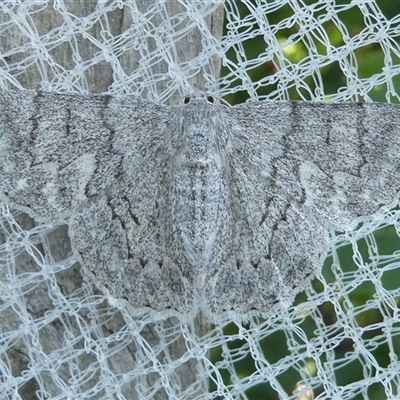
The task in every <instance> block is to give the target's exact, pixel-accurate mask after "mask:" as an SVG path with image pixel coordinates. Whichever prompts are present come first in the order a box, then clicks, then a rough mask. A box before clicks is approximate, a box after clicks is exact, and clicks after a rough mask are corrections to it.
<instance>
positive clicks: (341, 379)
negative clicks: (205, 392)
mask: <svg viewBox="0 0 400 400" xmlns="http://www.w3.org/2000/svg"><path fill="white" fill-rule="evenodd" d="M253 3H256V0H254V1H253ZM303 3H304V4H306V5H307V4H312V3H315V2H313V1H309V0H308V1H305V0H303ZM336 3H338V4H339V3H340V4H343V3H346V4H347V3H348V2H340V1H336ZM375 4H376V5H377V6H378V7H379V8H380V10H381V12H382V13H383V15H384V16H385V17H386V18H387V19H392V18H393V17H394V16H396V15H399V14H400V2H399V1H386V0H376V1H375ZM237 7H238V9H239V10H240V12H241V15H242V18H244V17H245V15H246V14H247V13H248V8H247V6H245V5H243V4H242V3H241V2H239V1H238V2H237ZM291 15H293V10H292V9H291V8H290V7H289V6H284V7H281V8H279V9H277V10H276V11H275V12H273V13H271V14H268V20H269V22H270V23H271V24H274V23H277V22H279V21H281V20H282V19H285V18H287V17H289V16H291ZM340 20H341V21H342V23H343V24H344V25H345V26H346V27H347V30H348V31H349V33H350V35H353V34H357V33H359V32H361V31H362V30H363V29H364V28H365V21H364V16H363V15H362V13H361V11H360V10H359V8H358V7H352V8H351V9H350V10H348V11H344V12H341V13H340ZM324 28H325V30H326V33H327V35H328V36H329V40H330V43H331V45H332V46H334V47H338V46H342V45H343V37H342V34H341V32H340V30H339V29H338V28H337V26H336V25H335V24H334V23H333V22H331V23H329V22H328V23H325V24H324ZM297 29H298V26H297V27H296V26H295V27H293V28H287V29H284V30H282V31H280V32H279V35H281V37H278V39H282V41H283V40H284V39H285V38H286V37H288V36H289V35H292V34H294V33H296V30H297ZM393 40H394V41H397V42H398V41H399V40H400V33H399V37H395V38H393ZM257 41H258V43H257ZM315 45H316V46H317V49H318V52H320V54H325V53H326V48H325V47H324V46H323V45H322V44H321V43H320V42H318V41H317V40H316V41H315ZM264 48H265V41H264V39H263V37H259V38H257V37H256V38H253V39H252V40H250V41H248V44H247V47H245V51H246V55H247V59H253V58H255V57H257V55H258V54H259V53H260V52H261V51H262V50H263V49H264ZM285 55H286V56H287V57H288V58H289V59H290V61H292V62H293V63H299V62H301V60H302V59H303V58H304V57H306V56H307V55H308V53H307V48H306V47H305V46H304V45H303V44H301V43H298V44H295V45H293V47H292V48H291V52H290V53H285ZM355 56H356V59H357V64H358V76H359V77H360V78H364V77H370V76H372V75H373V74H376V73H380V72H381V71H382V68H383V67H384V65H385V64H384V53H383V51H382V48H381V45H380V44H378V43H377V44H371V45H366V46H364V47H361V48H359V49H357V50H356V51H355ZM391 56H392V63H393V64H394V65H398V64H400V59H399V57H398V56H397V55H396V54H392V55H391ZM235 57H236V56H235V53H234V51H231V52H230V53H228V58H231V59H232V60H234V61H236V60H235ZM275 68H276V67H275V65H274V64H273V63H272V62H266V63H265V64H263V65H261V66H259V67H257V68H254V69H252V70H249V71H248V74H249V76H250V77H251V79H252V81H254V82H257V81H259V80H260V79H261V78H262V77H263V76H268V75H270V74H273V73H274V72H275ZM227 72H228V71H227V69H226V68H223V69H222V75H224V74H227ZM320 72H321V76H322V82H323V87H324V92H325V93H326V94H333V93H337V91H338V90H339V88H341V87H345V86H346V77H345V76H344V74H343V73H342V71H341V69H340V67H339V65H338V63H337V62H332V63H331V64H329V65H326V66H324V67H323V68H322V69H321V70H320ZM237 83H240V82H236V84H237ZM307 85H308V86H309V87H310V89H311V92H312V91H313V89H314V88H315V83H314V81H313V78H312V77H311V76H310V79H309V81H308V82H307ZM232 86H233V87H234V86H235V82H233V84H232ZM394 86H395V92H396V93H398V94H400V76H397V77H395V78H394ZM274 90H276V87H274V86H263V87H260V88H259V89H258V94H260V95H267V94H268V93H272V92H273V91H274ZM386 92H387V87H386V86H385V85H382V86H375V87H374V88H373V90H371V92H370V93H368V95H369V97H370V98H371V99H372V100H374V101H381V102H386V101H387V98H386ZM288 94H289V98H290V99H291V100H300V99H301V96H300V94H299V92H298V90H297V89H296V88H294V87H293V88H289V89H288ZM302 95H303V99H304V98H308V97H307V96H308V95H309V94H308V93H303V92H302ZM247 98H248V94H247V93H245V92H238V93H235V94H232V95H229V96H227V97H226V100H227V101H228V102H229V103H230V104H237V103H242V102H244V101H246V99H247ZM390 100H391V101H392V102H398V101H397V98H395V97H393V98H391V99H390ZM374 237H375V240H376V242H377V245H378V249H379V253H380V254H393V252H394V251H396V250H399V249H400V239H399V237H398V235H397V234H396V232H395V229H394V228H393V227H387V228H384V229H381V230H378V231H376V232H374ZM358 248H359V251H360V253H361V255H362V257H363V259H364V260H366V261H368V259H369V255H368V246H367V243H366V241H365V240H361V241H359V243H358ZM338 255H339V259H340V266H341V268H342V270H343V273H346V272H347V271H354V270H355V269H356V268H358V267H357V266H356V265H355V263H354V262H353V258H352V256H353V250H352V248H351V246H350V245H348V246H345V247H341V248H339V249H338ZM332 261H333V260H332V257H329V258H328V259H327V260H326V261H325V264H324V267H323V274H324V277H325V279H326V280H327V282H333V281H334V279H335V278H334V274H333V273H332V270H331V265H332ZM382 282H383V285H384V287H386V288H387V289H388V290H390V289H391V288H394V287H398V286H399V282H400V269H397V270H392V271H391V272H390V274H389V273H386V274H384V275H383V276H382ZM313 285H314V288H315V290H317V291H322V286H321V283H320V282H318V281H316V280H315V281H314V282H313ZM375 294H376V292H375V288H374V286H373V284H372V283H371V282H368V281H366V282H365V283H363V284H362V285H360V286H358V287H357V288H355V289H354V291H353V292H352V293H349V299H350V301H351V303H352V305H353V306H354V307H357V306H358V305H360V304H365V303H366V302H367V301H368V300H369V299H372V298H373V297H374V295H375ZM304 300H305V294H304V293H300V294H299V295H298V296H297V298H296V303H299V302H302V301H304ZM346 302H348V300H346ZM397 302H398V303H399V300H398V299H397ZM345 307H348V304H347V305H346V306H344V308H345ZM319 312H320V313H321V315H322V318H323V321H324V322H325V323H326V324H327V325H330V324H332V323H334V322H335V320H336V311H335V310H334V308H333V305H332V304H331V303H329V302H325V303H324V304H323V305H322V306H321V307H320V309H319ZM383 318H384V315H382V313H381V312H380V311H379V310H371V311H370V312H368V313H364V314H358V315H357V316H356V317H355V319H356V322H357V324H358V327H361V328H363V327H371V326H373V324H374V323H375V322H377V321H381V320H382V319H383ZM299 327H300V328H301V329H302V330H303V331H304V332H305V333H306V335H307V337H308V338H311V337H315V333H314V332H315V330H316V329H317V326H316V325H315V322H314V321H313V320H312V319H311V318H307V317H306V318H304V320H303V321H302V322H301V324H299ZM237 332H238V327H237V326H236V325H234V324H232V325H229V326H227V327H226V328H225V333H227V334H233V333H237ZM336 333H337V332H336ZM378 333H379V334H382V332H381V331H380V330H379V332H375V331H374V330H373V329H372V328H371V329H367V330H366V336H365V337H369V338H371V337H373V336H374V335H375V334H378ZM332 335H335V332H332ZM392 343H394V346H395V350H397V352H398V354H400V338H399V337H395V338H392ZM245 344H246V340H243V341H239V340H236V341H233V342H231V343H226V346H227V347H228V348H229V349H230V351H229V352H230V353H231V352H232V351H234V350H233V349H236V351H237V353H235V354H236V359H237V361H234V369H235V375H237V376H239V377H240V378H241V379H246V378H248V377H249V376H250V375H251V374H252V373H253V372H255V371H256V369H257V365H256V362H255V360H254V359H253V358H252V356H251V355H250V354H244V355H242V354H241V353H240V348H241V347H242V346H243V345H245ZM260 346H261V348H262V351H263V353H264V355H265V358H266V359H267V360H268V361H269V362H270V363H274V362H276V361H277V360H280V359H282V358H284V357H290V351H289V350H288V344H287V337H286V336H285V333H284V331H283V330H282V331H277V332H274V333H272V334H271V335H269V336H268V338H267V339H265V341H264V342H263V343H260ZM354 346H355V343H353V342H352V341H351V340H344V341H343V342H341V343H339V344H338V345H337V346H336V347H335V348H334V352H335V358H337V359H341V360H343V359H344V357H345V354H346V353H347V352H353V351H354ZM371 352H372V354H373V356H374V357H375V360H376V362H377V363H378V364H379V365H380V366H381V367H383V368H384V367H386V366H387V365H388V364H389V362H390V359H389V356H388V354H389V347H388V343H377V345H376V348H375V349H374V350H372V351H371ZM323 357H326V355H323V356H322V358H323ZM211 359H212V361H213V363H214V364H215V363H218V360H221V359H222V348H217V349H214V350H213V351H212V353H211ZM320 361H321V363H323V362H324V361H326V360H324V359H321V360H320ZM364 364H365V360H363V361H362V362H354V361H353V362H350V363H348V364H347V365H343V362H342V363H341V367H340V368H338V369H337V370H335V375H336V382H335V385H336V386H338V387H339V386H345V385H348V384H350V383H351V382H356V381H361V380H363V379H365V376H364V373H365V371H363V365H364ZM304 365H305V366H306V367H307V368H308V370H310V371H312V372H313V373H314V374H316V373H317V366H316V364H315V362H314V360H308V359H305V360H304ZM371 368H373V367H372V366H371ZM220 372H221V374H222V376H223V377H224V382H225V384H226V385H228V386H229V385H230V384H232V382H231V373H230V372H229V371H228V370H220ZM372 375H373V371H372ZM278 380H279V382H280V384H281V385H282V387H283V388H284V389H285V390H286V393H287V394H288V395H289V396H290V395H291V394H292V393H293V390H294V389H295V386H296V383H297V382H298V381H301V376H300V375H299V372H298V370H295V369H293V370H290V371H286V372H283V373H282V374H281V375H280V376H279V378H278ZM215 388H216V386H215V384H214V383H213V382H212V381H211V384H210V389H211V391H213V390H214V389H215ZM313 389H314V396H317V395H318V394H319V393H321V392H323V387H322V385H321V386H320V387H319V388H313ZM366 390H367V393H368V396H369V398H370V399H385V398H386V394H385V392H384V388H383V386H382V385H381V384H379V383H375V384H371V385H370V386H369V387H368V388H367V389H366ZM245 395H246V396H247V398H248V399H257V400H261V399H268V400H272V399H278V395H277V392H276V391H275V390H274V389H273V388H272V387H271V385H270V383H269V380H268V376H266V377H265V383H264V384H259V385H257V386H254V387H253V388H252V389H250V390H248V391H247V392H246V393H245ZM243 398H245V397H243ZM221 399H222V397H221ZM361 399H364V397H363V396H361V395H359V396H357V397H355V398H354V400H361Z"/></svg>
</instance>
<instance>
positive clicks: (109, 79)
mask: <svg viewBox="0 0 400 400" xmlns="http://www.w3.org/2000/svg"><path fill="white" fill-rule="evenodd" d="M154 2H156V0H138V1H137V2H136V6H137V8H138V10H139V11H144V10H146V9H149V8H150V6H151V5H152V4H153V3H154ZM61 4H62V6H63V7H67V11H68V12H69V13H71V14H72V15H77V16H83V15H89V14H90V13H92V12H94V11H95V9H96V7H97V4H98V1H97V0H90V1H89V0H88V1H68V2H65V3H63V2H61ZM164 6H165V9H166V12H167V14H168V15H169V16H173V15H176V14H178V13H179V12H182V11H183V10H184V8H183V6H182V5H181V4H180V3H178V2H177V1H174V0H173V1H167V2H164ZM128 11H129V10H127V9H126V8H122V9H119V8H116V9H115V10H114V11H112V12H110V13H108V14H107V21H108V24H109V29H110V35H114V36H116V35H118V34H120V33H121V32H123V31H125V30H126V29H127V28H128V27H129V26H130V24H132V23H134V21H133V19H132V14H131V13H130V12H128ZM9 18H10V17H9V15H7V14H4V13H2V12H0V22H4V21H7V20H9ZM31 21H33V23H34V25H35V27H34V28H35V29H36V30H37V31H38V32H39V34H40V35H42V34H45V33H47V32H49V31H50V30H52V29H54V28H55V27H57V26H59V25H60V24H61V23H62V22H63V17H62V11H60V9H55V8H54V7H53V5H52V4H49V5H48V6H47V7H46V8H44V9H42V10H40V11H38V12H36V13H33V14H32V15H31ZM163 22H165V19H162V18H157V17H155V18H154V19H152V20H151V24H152V26H154V27H157V26H159V25H161V24H162V23H163ZM184 23H185V22H183V23H182V24H184ZM222 23H223V10H222V8H220V9H219V10H218V11H217V12H216V13H214V14H213V15H211V16H209V17H208V20H207V24H208V25H209V29H210V30H211V32H212V34H213V35H214V37H216V38H217V39H218V38H219V37H220V36H221V34H222ZM182 26H183V25H182ZM102 29H104V25H103V26H102V25H101V24H100V23H96V24H95V25H93V26H92V27H91V28H90V30H89V31H88V32H86V33H87V34H90V35H91V36H92V37H95V38H98V39H99V41H101V30H102ZM159 39H160V40H167V39H168V38H167V37H165V38H163V37H160V38H159ZM28 41H29V38H27V37H26V35H24V34H23V33H22V31H21V30H20V29H19V28H18V27H17V26H16V27H15V31H14V30H13V32H8V33H7V34H2V35H0V52H3V53H4V52H6V51H7V50H9V49H13V48H18V47H22V46H23V45H24V44H25V43H27V42H28ZM72 44H74V45H75V46H76V48H75V49H73V48H72V47H71V43H70V42H69V41H68V40H66V41H65V42H62V40H60V44H58V45H57V46H55V47H54V48H53V49H52V50H51V56H52V58H53V60H54V61H55V65H56V67H52V68H51V67H50V66H49V64H47V63H46V62H44V63H42V64H41V63H39V62H38V63H37V64H34V65H31V66H29V67H28V68H27V69H26V71H25V72H23V73H21V74H19V75H17V74H16V75H15V76H14V77H15V80H17V81H18V82H19V83H20V84H21V86H22V87H24V88H25V89H30V90H36V89H39V88H40V86H41V81H43V80H47V81H49V82H51V81H52V80H53V78H54V77H57V74H59V73H65V71H69V72H70V73H73V71H74V68H75V67H76V62H75V60H74V56H76V54H77V53H78V54H79V55H80V57H81V59H82V60H90V59H91V58H93V57H94V55H95V54H96V53H98V52H99V48H98V47H96V46H95V45H94V44H93V42H92V41H90V40H88V39H87V37H85V35H81V36H79V35H78V36H77V40H76V41H74V42H73V43H72ZM156 47H157V43H156V42H155V41H154V39H150V38H149V39H148V41H147V43H146V49H147V50H148V52H149V53H151V52H152V51H154V50H155V49H156ZM176 50H177V51H176V53H175V57H176V59H175V60H174V61H175V62H176V63H181V62H182V61H190V60H192V59H194V58H195V57H197V56H198V54H199V53H200V52H201V50H202V43H201V34H200V32H199V31H196V30H193V31H192V32H191V34H190V35H186V36H184V37H182V38H181V39H180V41H179V43H176ZM30 55H31V54H27V53H23V52H21V53H16V54H15V55H11V56H10V57H9V58H8V60H9V62H10V63H15V62H17V61H23V60H24V59H25V58H26V57H28V56H30ZM140 57H141V55H140V53H139V51H137V50H127V51H125V52H123V53H122V55H121V56H120V59H119V60H118V61H119V62H120V65H121V67H122V68H123V69H124V71H125V73H126V74H127V75H131V74H134V73H135V69H137V66H138V64H139V62H140ZM209 64H210V69H209V70H208V73H214V74H215V76H216V77H218V75H219V71H220V63H219V60H218V59H214V60H213V62H212V63H209ZM22 65H24V64H23V63H22ZM58 66H62V67H63V68H61V69H60V68H59V67H58ZM168 67H169V65H168V64H167V62H166V61H161V62H158V63H155V64H154V65H153V66H151V67H150V70H149V71H147V72H148V74H150V75H151V74H153V76H156V74H160V73H165V74H168ZM75 79H77V80H78V83H77V87H83V88H86V89H87V90H88V91H89V92H91V93H100V92H104V91H107V90H108V88H109V86H110V85H111V84H112V83H113V69H112V67H111V65H110V64H109V63H108V62H107V61H105V60H104V61H101V62H98V63H96V64H95V65H93V66H91V67H89V68H88V69H86V70H85V72H82V73H81V74H79V73H78V74H77V77H76V78H75ZM143 81H144V82H146V77H143ZM66 82H68V81H67V79H66ZM167 82H168V81H165V82H163V83H162V84H161V83H157V85H156V91H157V92H158V93H161V92H162V91H163V90H164V89H165V87H164V85H165V84H166V83H167ZM188 82H189V84H190V85H191V86H192V87H193V88H199V89H203V88H204V83H205V81H204V75H203V74H202V71H200V72H199V73H198V74H197V75H195V76H193V77H191V78H190V79H188ZM6 86H7V85H6V84H5V83H4V82H3V88H4V87H6ZM71 86H72V84H71V83H68V84H67V85H66V87H67V88H68V87H71ZM144 86H146V84H145V85H144ZM9 88H10V89H14V90H15V87H14V86H11V85H9ZM59 91H63V88H60V90H59ZM143 96H144V97H146V92H144V94H143ZM18 222H19V223H20V224H21V226H23V227H24V228H25V229H30V228H31V227H32V226H34V224H35V223H34V221H33V220H32V219H31V218H29V217H28V216H27V215H23V216H21V217H20V218H19V219H18ZM2 239H4V234H3V233H2V232H0V242H1V241H2ZM46 240H47V241H48V243H49V248H50V249H51V254H52V257H53V258H54V259H55V261H58V260H63V259H65V258H66V257H67V256H68V254H69V253H70V251H71V248H70V243H69V238H68V231H67V227H66V226H61V227H59V228H57V229H55V230H54V231H52V233H51V234H50V235H48V236H47V238H46ZM38 248H39V249H41V247H40V245H39V246H38ZM42 250H43V248H42ZM16 270H17V274H21V273H24V272H27V271H38V270H40V268H39V267H38V266H37V265H36V263H35V262H34V261H33V260H32V258H31V257H29V256H28V255H27V254H23V255H21V256H20V257H19V258H18V260H16ZM57 283H58V284H59V286H60V287H61V289H62V290H63V291H64V290H65V292H68V290H70V291H72V290H75V289H76V288H79V287H80V286H81V285H82V275H81V274H80V266H79V265H75V266H74V267H71V268H69V269H67V270H65V271H63V272H62V273H60V274H59V276H57ZM94 290H96V289H94ZM26 297H27V308H28V312H30V313H32V314H34V315H44V314H45V313H46V312H47V310H51V309H53V308H54V304H53V303H52V301H51V299H50V298H49V295H48V286H47V285H45V284H43V285H39V286H38V287H37V288H36V289H35V291H33V292H32V293H29V294H27V295H26ZM105 306H108V305H105ZM82 318H85V316H82ZM123 323H124V321H123V319H122V317H121V321H120V323H117V322H116V321H113V324H114V325H113V326H111V325H110V324H109V323H108V325H107V324H106V329H107V331H108V332H111V333H112V332H113V327H115V328H116V329H117V328H120V327H121V324H123ZM176 323H177V320H176V319H170V320H168V321H166V322H164V328H165V329H167V327H168V326H172V325H175V324H176ZM1 324H2V326H5V330H8V329H11V327H14V329H15V326H16V324H18V319H17V316H16V315H15V314H13V312H12V311H10V312H9V314H8V315H7V318H6V320H3V321H2V322H1ZM75 329H76V330H75ZM78 329H79V327H78V326H73V327H72V331H75V332H77V333H78V334H80V332H79V330H78ZM146 329H147V330H148V331H147V332H146V333H143V332H142V333H141V334H142V335H145V337H146V340H147V341H148V343H152V342H153V343H154V341H155V340H158V334H156V332H155V331H154V329H153V327H152V326H149V325H148V326H147V327H146ZM194 329H195V331H196V333H197V334H198V335H199V336H202V335H203V334H204V333H206V332H207V331H208V330H209V323H208V322H207V321H206V320H205V318H203V316H202V315H199V316H198V317H197V319H196V320H195V323H194ZM70 334H72V332H70ZM64 335H65V328H64V325H63V324H60V323H59V321H53V322H50V323H49V324H48V325H46V326H45V327H44V328H43V329H42V330H41V332H40V335H39V334H38V337H39V340H40V342H41V343H40V344H41V346H43V347H44V348H45V349H48V351H51V349H54V348H62V347H63V346H64V341H65V336H64ZM12 350H13V351H12V352H9V353H8V357H9V358H10V360H11V364H12V366H13V371H12V373H13V375H14V376H19V375H20V374H21V373H22V372H23V371H25V370H26V369H27V366H28V363H29V362H31V361H32V360H31V359H30V357H29V354H30V352H29V349H28V348H27V345H26V343H24V341H21V342H20V343H19V344H18V345H16V346H14V347H13V349H12ZM186 350H187V349H186V347H185V340H184V338H183V337H181V338H180V340H177V341H175V342H174V344H173V348H172V347H170V348H169V349H168V354H169V355H171V354H172V357H173V359H176V358H179V357H180V355H181V354H183V353H184V352H186ZM134 353H135V349H134V346H133V347H132V348H130V355H129V356H130V361H125V362H131V363H133V367H134V365H135V357H136V356H135V354H134ZM127 357H128V355H127ZM161 357H162V355H161ZM88 361H89V359H88ZM197 363H198V360H196V359H194V360H190V361H188V362H187V368H180V370H179V372H177V373H178V375H179V381H180V384H181V390H184V389H185V388H186V387H188V386H189V385H190V384H192V383H194V382H196V381H197V380H198V378H197V375H198V369H199V368H200V369H201V366H199V365H197ZM84 364H85V363H84V362H83V363H82V366H81V368H84ZM133 367H132V368H133ZM57 373H58V374H61V375H62V374H63V372H62V370H61V369H60V370H59V371H58V372H57ZM65 377H66V380H67V377H68V371H65ZM97 378H98V379H99V376H98V377H97ZM157 378H158V376H154V377H151V376H149V377H147V378H146V379H147V385H148V386H149V387H151V385H153V384H154V381H155V379H157ZM95 381H96V378H95V379H93V384H95V383H96V382H95ZM42 382H43V384H44V386H45V388H46V390H47V391H48V393H49V394H51V395H52V396H53V395H54V396H55V395H57V394H60V393H59V388H58V387H57V386H56V385H55V383H54V381H53V378H52V376H51V374H49V377H48V380H46V378H44V379H43V377H42ZM38 389H39V386H38V383H37V381H36V380H35V378H34V377H33V378H32V379H31V380H30V381H29V382H28V383H27V384H25V385H24V386H23V387H22V388H21V389H20V391H19V394H20V396H21V397H22V398H24V399H33V398H35V391H36V390H38ZM207 390H208V382H207V381H205V382H202V383H201V388H200V389H199V393H197V394H200V392H201V393H204V392H207ZM132 398H135V393H133V392H132ZM165 398H166V393H165V392H164V391H163V390H162V389H160V390H159V391H158V392H157V394H155V397H154V399H165Z"/></svg>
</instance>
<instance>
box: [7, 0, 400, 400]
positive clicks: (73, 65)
mask: <svg viewBox="0 0 400 400" xmlns="http://www.w3.org/2000/svg"><path fill="white" fill-rule="evenodd" d="M336 3H338V4H336ZM342 3H346V4H342ZM221 4H223V5H224V8H225V11H224V12H225V14H224V18H225V20H224V21H222V20H221V15H222V14H221V9H220V8H219V5H221ZM396 9H397V10H396ZM222 24H223V29H224V30H223V35H222V38H220V37H219V27H220V26H222ZM399 37H400V12H399V11H398V4H397V3H396V2H389V1H378V0H376V1H371V0H365V1H363V0H359V1H353V2H336V1H333V0H332V1H304V0H303V1H302V0H275V1H268V2H267V1H262V0H253V1H250V0H245V1H242V2H238V1H236V0H227V1H225V2H223V1H214V2H211V1H206V2H203V1H190V0H181V1H180V2H179V4H178V2H176V1H161V0H159V1H153V0H151V1H150V0H147V1H146V0H144V1H140V2H139V1H137V2H133V1H118V0H110V1H101V0H99V1H98V2H95V1H85V2H79V1H63V0H58V1H57V0H54V1H45V0H28V1H7V0H3V1H2V2H0V88H1V89H2V90H10V89H13V90H17V89H22V88H25V89H39V88H41V89H46V90H53V91H64V92H65V91H70V92H105V91H109V92H111V93H119V94H122V93H135V94H137V95H139V96H144V97H147V98H149V99H152V100H154V99H157V100H159V101H163V102H165V101H169V100H170V99H172V98H173V97H174V98H175V97H176V95H177V94H178V93H180V94H183V93H185V91H187V89H188V87H189V86H190V85H193V86H200V87H204V88H206V89H208V90H209V91H212V92H214V93H215V94H217V95H220V96H226V97H225V98H226V99H227V100H228V101H229V102H230V103H234V102H241V101H245V100H246V99H247V98H248V97H250V98H251V99H252V100H257V99H258V100H262V99H266V98H268V99H273V100H279V99H287V98H290V99H304V100H309V99H319V100H336V101H348V100H350V101H355V100H361V101H370V100H373V101H388V102H390V101H392V102H398V100H399V95H398V93H400V52H399V44H398V41H399ZM188 43H189V46H188ZM188 47H189V50H188ZM219 61H221V63H222V70H221V77H219V76H218V74H219V67H218V63H219ZM0 223H1V231H0V243H1V245H0V296H1V299H0V398H1V399H24V400H25V399H167V398H170V399H289V398H290V399H302V400H305V399H312V398H313V396H314V398H318V399H394V398H398V397H399V396H400V393H399V387H400V362H399V360H398V354H399V353H400V321H399V311H398V305H399V299H400V289H399V286H400V253H399V249H400V238H399V235H400V213H399V211H398V210H394V211H391V212H387V213H386V214H385V215H382V216H381V218H380V219H379V220H370V221H365V222H364V223H363V224H360V226H359V228H358V229H357V230H355V231H353V232H347V233H340V234H338V233H334V232H332V255H331V256H330V257H329V258H328V259H327V260H326V262H325V264H324V266H323V268H322V272H321V274H320V275H318V276H317V277H316V278H315V279H314V281H313V282H312V284H310V285H309V286H308V287H306V288H305V291H304V292H303V293H300V294H299V295H298V296H297V298H296V301H295V303H294V305H293V306H292V307H290V308H289V309H287V310H286V311H283V312H280V313H278V314H274V315H271V316H270V317H269V318H268V319H266V320H263V319H257V318H254V319H252V320H251V321H250V323H249V324H241V323H240V321H229V320H227V319H222V318H221V320H219V321H218V322H217V324H216V325H212V326H209V325H208V324H207V321H205V320H204V319H203V318H202V317H201V316H199V317H198V318H197V319H196V320H194V321H189V322H188V323H180V322H179V321H178V320H176V319H170V320H165V321H164V320H155V318H154V317H153V316H152V314H151V313H149V314H144V315H142V316H141V317H140V318H137V317H136V318H134V317H132V316H131V315H130V314H129V311H128V310H126V309H125V307H124V306H123V305H120V304H118V303H117V302H113V301H112V299H108V298H106V296H105V295H104V294H103V293H102V292H100V291H99V290H97V289H96V288H95V287H94V285H93V282H92V281H91V280H90V279H89V278H87V277H86V276H83V275H82V273H81V269H80V266H79V265H78V264H76V262H75V259H74V257H73V255H72V253H71V250H70V246H69V242H68V239H67V233H66V232H67V228H66V226H65V225H63V226H51V225H46V224H37V223H35V222H34V221H32V220H31V219H30V218H29V217H28V216H26V215H24V214H22V213H17V212H14V213H13V214H11V213H10V212H9V210H8V208H7V206H6V205H3V206H2V208H1V222H0Z"/></svg>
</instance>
